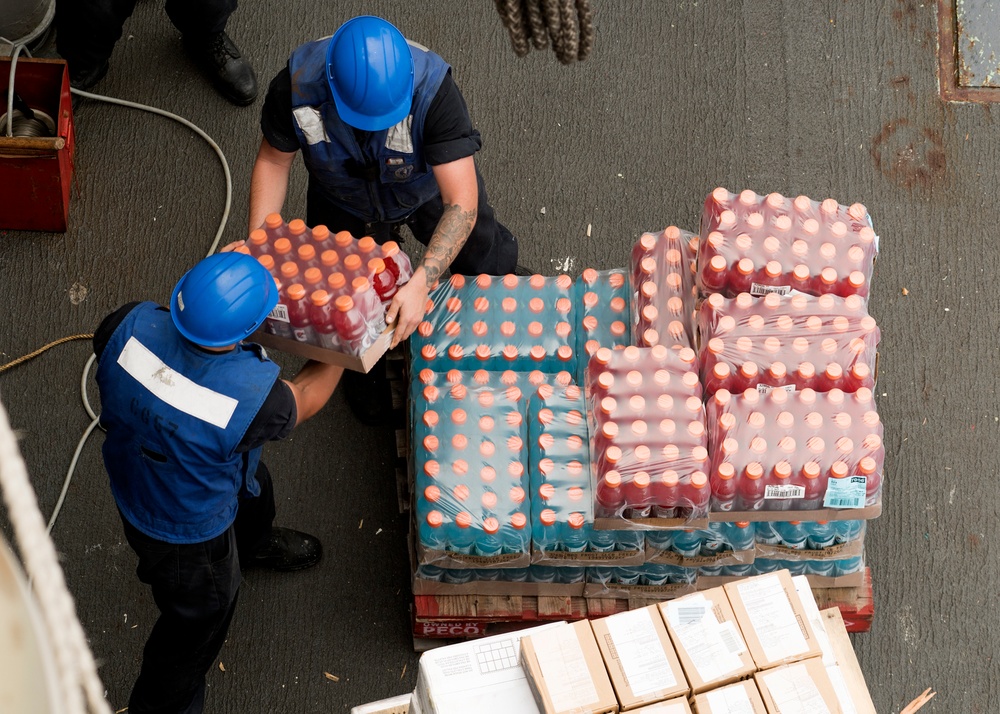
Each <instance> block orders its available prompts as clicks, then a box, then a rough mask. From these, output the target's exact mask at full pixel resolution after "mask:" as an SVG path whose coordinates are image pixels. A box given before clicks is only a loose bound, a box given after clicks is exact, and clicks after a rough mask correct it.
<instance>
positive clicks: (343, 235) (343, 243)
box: [333, 231, 354, 248]
mask: <svg viewBox="0 0 1000 714" xmlns="http://www.w3.org/2000/svg"><path fill="white" fill-rule="evenodd" d="M333 241H334V242H335V243H336V244H337V247H338V248H346V247H347V246H349V245H350V244H351V243H353V242H354V236H352V235H351V234H350V233H349V232H347V231H338V232H337V234H336V235H334V236H333Z"/></svg>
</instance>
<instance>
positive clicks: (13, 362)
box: [0, 335, 93, 374]
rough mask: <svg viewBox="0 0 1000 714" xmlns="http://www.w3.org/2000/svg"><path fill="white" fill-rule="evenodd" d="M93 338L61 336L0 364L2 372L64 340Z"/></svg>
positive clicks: (89, 336)
mask: <svg viewBox="0 0 1000 714" xmlns="http://www.w3.org/2000/svg"><path fill="white" fill-rule="evenodd" d="M91 338H93V335H69V336H68V337H60V338H59V339H58V340H54V341H52V342H50V343H49V344H47V345H43V346H42V347H39V348H38V349H37V350H35V351H34V352H32V353H30V354H26V355H24V356H22V357H18V358H17V359H16V360H14V361H12V362H8V363H7V364H0V374H3V373H4V372H6V371H7V370H8V369H13V368H14V367H16V366H17V365H19V364H22V363H24V362H27V361H28V360H29V359H34V358H35V357H37V356H38V355H40V354H42V352H44V351H45V350H48V349H52V348H53V347H56V346H57V345H61V344H63V343H64V342H70V341H72V340H89V339H91Z"/></svg>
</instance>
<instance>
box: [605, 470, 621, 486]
mask: <svg viewBox="0 0 1000 714" xmlns="http://www.w3.org/2000/svg"><path fill="white" fill-rule="evenodd" d="M604 485H605V486H607V487H608V488H618V487H619V486H621V485H622V475H621V474H620V473H618V472H617V471H614V470H612V471H608V472H607V473H606V474H604Z"/></svg>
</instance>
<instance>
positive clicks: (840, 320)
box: [698, 292, 881, 394]
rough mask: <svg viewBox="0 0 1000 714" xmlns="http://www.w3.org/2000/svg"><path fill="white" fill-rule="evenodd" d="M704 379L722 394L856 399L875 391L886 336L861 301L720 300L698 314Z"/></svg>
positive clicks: (798, 296)
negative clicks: (809, 393) (807, 393)
mask: <svg viewBox="0 0 1000 714" xmlns="http://www.w3.org/2000/svg"><path fill="white" fill-rule="evenodd" d="M698 331H699V334H700V336H701V352H700V362H701V377H702V384H703V385H704V386H705V391H706V393H708V394H714V393H715V392H716V391H717V390H719V389H728V390H729V391H730V392H742V391H744V390H745V389H752V388H760V389H761V390H762V391H767V389H768V388H774V387H786V388H794V389H805V388H807V387H808V388H810V389H814V390H816V391H818V392H828V391H830V390H831V389H841V390H843V391H845V392H855V391H857V390H858V389H859V388H861V387H869V388H871V387H874V385H875V376H876V374H875V358H876V350H877V347H878V343H879V338H880V334H881V333H880V331H879V328H878V326H877V325H876V324H875V319H874V318H873V317H871V316H870V315H869V314H868V308H867V305H866V303H865V301H864V300H862V299H861V298H860V297H858V296H857V295H850V296H848V297H846V298H842V297H836V296H834V295H820V296H815V295H806V294H804V293H798V292H796V293H793V294H792V295H787V296H780V295H778V294H777V293H770V294H768V295H766V296H765V297H763V298H755V297H753V296H751V295H750V293H740V294H739V295H737V296H736V297H735V298H726V297H723V295H722V294H721V293H713V294H711V295H709V296H708V298H707V299H706V300H705V301H703V302H702V304H701V308H700V309H699V311H698Z"/></svg>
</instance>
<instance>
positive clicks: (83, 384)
mask: <svg viewBox="0 0 1000 714" xmlns="http://www.w3.org/2000/svg"><path fill="white" fill-rule="evenodd" d="M96 360H97V355H94V354H92V355H90V359H88V360H87V364H85V365H83V376H82V377H81V378H80V399H82V400H83V408H84V409H86V410H87V416H89V417H90V418H91V419H99V418H100V417H98V416H97V414H95V413H94V409H93V408H92V407H91V406H90V399H89V398H88V397H87V375H88V374H90V366H91V365H92V364H94V362H95V361H96Z"/></svg>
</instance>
